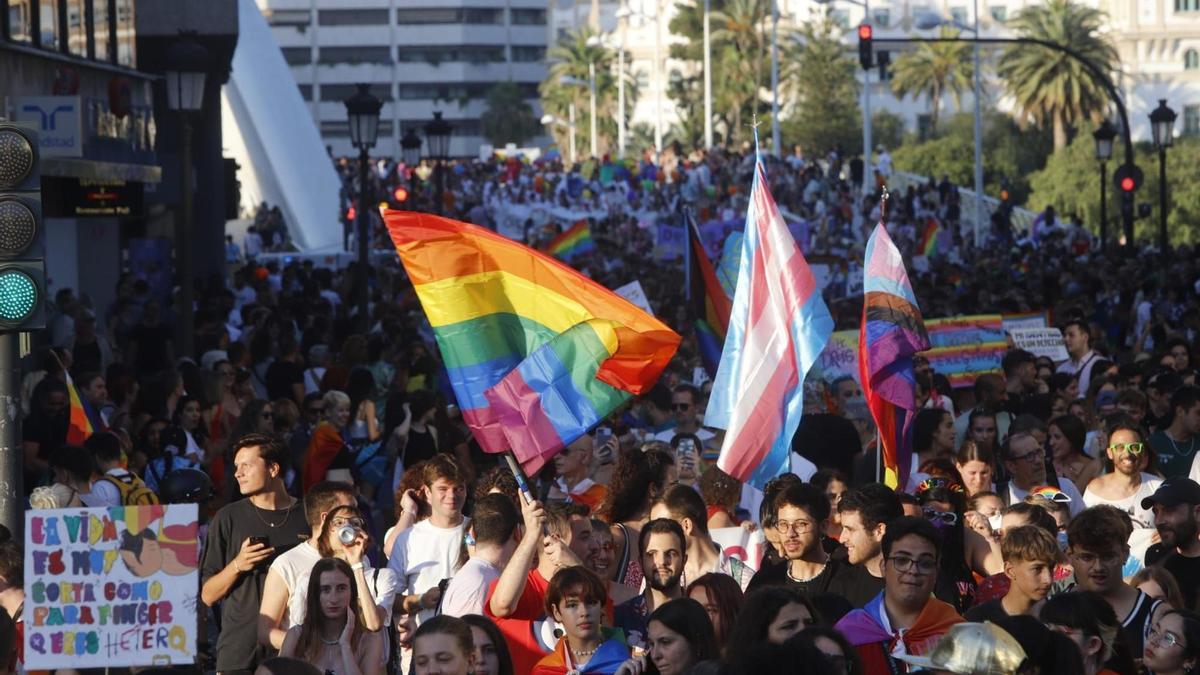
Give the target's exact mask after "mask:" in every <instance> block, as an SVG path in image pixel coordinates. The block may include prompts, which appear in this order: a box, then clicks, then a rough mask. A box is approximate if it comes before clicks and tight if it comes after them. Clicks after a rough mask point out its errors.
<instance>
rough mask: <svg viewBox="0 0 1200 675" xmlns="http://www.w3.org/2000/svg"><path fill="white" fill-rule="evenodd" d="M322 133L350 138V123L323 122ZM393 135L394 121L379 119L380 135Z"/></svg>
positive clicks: (332, 136) (331, 136) (333, 136)
mask: <svg viewBox="0 0 1200 675" xmlns="http://www.w3.org/2000/svg"><path fill="white" fill-rule="evenodd" d="M321 135H322V136H327V137H330V138H349V137H350V123H349V122H341V121H329V122H321ZM391 135H392V121H391V120H383V119H381V120H379V137H380V138H387V137H389V136H391Z"/></svg>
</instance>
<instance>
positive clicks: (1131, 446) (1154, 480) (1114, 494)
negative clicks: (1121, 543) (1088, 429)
mask: <svg viewBox="0 0 1200 675" xmlns="http://www.w3.org/2000/svg"><path fill="white" fill-rule="evenodd" d="M1148 449H1149V446H1148V445H1147V444H1146V443H1145V442H1144V441H1143V439H1142V434H1141V432H1140V431H1139V430H1138V429H1137V427H1136V426H1135V425H1134V424H1133V422H1132V421H1131V420H1129V419H1118V420H1116V421H1115V422H1113V423H1112V424H1111V426H1110V427H1109V429H1108V450H1107V453H1108V459H1109V462H1110V463H1111V465H1112V468H1113V470H1112V471H1110V472H1109V473H1106V474H1104V475H1102V476H1099V477H1097V478H1094V479H1093V480H1092V482H1090V483H1088V486H1087V490H1085V491H1084V493H1083V503H1084V504H1086V505H1087V506H1089V507H1091V506H1096V505H1098V504H1108V505H1110V506H1115V507H1117V508H1118V509H1121V510H1122V511H1124V512H1126V513H1128V514H1129V517H1130V518H1132V519H1133V526H1134V528H1137V529H1153V528H1154V512H1153V511H1152V510H1150V509H1145V508H1142V499H1143V498H1145V497H1149V496H1150V495H1152V494H1154V491H1155V490H1157V489H1158V486H1159V485H1161V484H1162V479H1161V478H1159V477H1158V476H1155V475H1153V474H1149V473H1145V472H1144V471H1143V470H1144V469H1145V468H1146V463H1147V461H1148V459H1149V456H1148V455H1147V454H1146V451H1147V450H1148Z"/></svg>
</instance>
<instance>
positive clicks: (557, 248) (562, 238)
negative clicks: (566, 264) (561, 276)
mask: <svg viewBox="0 0 1200 675" xmlns="http://www.w3.org/2000/svg"><path fill="white" fill-rule="evenodd" d="M592 248H593V246H592V228H591V227H589V226H588V222H587V221H586V220H581V221H579V222H577V223H575V224H574V225H572V226H571V227H570V228H569V229H567V231H566V232H563V233H562V234H560V235H558V236H557V237H555V238H554V239H552V240H551V241H550V243H549V244H547V245H546V253H549V254H550V255H552V256H554V257H555V258H558V259H559V260H571V259H573V258H574V257H575V256H577V255H579V254H580V253H587V252H588V251H591V250H592Z"/></svg>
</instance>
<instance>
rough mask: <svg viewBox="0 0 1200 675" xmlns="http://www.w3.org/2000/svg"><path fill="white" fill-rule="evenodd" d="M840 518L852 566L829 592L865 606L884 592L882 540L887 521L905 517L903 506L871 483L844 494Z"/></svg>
mask: <svg viewBox="0 0 1200 675" xmlns="http://www.w3.org/2000/svg"><path fill="white" fill-rule="evenodd" d="M838 515H840V516H841V519H842V536H841V537H840V541H841V544H842V546H844V547H845V549H846V562H847V563H849V564H848V565H847V566H846V567H845V568H844V569H843V570H842V573H840V574H838V575H837V578H836V579H833V580H832V581H831V582H830V584H829V589H828V591H829V592H830V593H836V594H837V595H840V596H842V597H843V598H846V599H847V600H849V601H850V604H851V605H852V606H854V607H862V606H863V605H865V604H867V603H868V602H870V600H871V598H874V597H875V596H876V595H878V594H879V591H881V590H883V548H882V545H883V537H884V534H885V533H886V532H887V527H888V526H887V523H888V521H890V520H892V519H894V518H899V517H901V516H903V515H904V507H903V506H901V505H900V498H899V497H898V496H896V493H895V492H893V491H892V490H891V488H889V487H888V486H886V485H884V484H882V483H870V484H868V485H864V486H862V487H860V488H858V489H857V490H851V491H850V492H847V493H846V494H845V495H843V496H842V501H840V502H838ZM931 527H932V526H931ZM835 555H836V553H835Z"/></svg>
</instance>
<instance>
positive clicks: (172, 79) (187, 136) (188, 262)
mask: <svg viewBox="0 0 1200 675" xmlns="http://www.w3.org/2000/svg"><path fill="white" fill-rule="evenodd" d="M167 64H168V69H167V71H166V84H167V106H168V107H169V108H170V109H171V110H173V111H175V112H176V113H177V114H178V115H179V121H180V124H181V129H180V134H181V136H182V138H181V140H182V144H183V147H182V153H181V154H182V164H183V166H182V169H183V170H182V172H181V174H180V181H179V189H180V193H181V198H182V199H181V201H182V205H183V213H182V214H181V217H180V218H178V219H176V220H175V273H176V275H177V276H178V278H179V300H180V305H181V306H180V308H179V310H180V314H181V315H182V316H181V317H180V319H181V320H182V323H183V326H182V329H183V335H182V336H181V338H182V348H183V353H184V355H185V356H187V357H188V358H195V356H196V354H195V332H196V322H195V297H194V296H195V286H194V284H193V282H192V277H193V276H194V275H193V273H192V245H191V240H192V218H193V216H192V198H193V194H192V121H193V119H194V118H195V117H198V116H199V114H200V111H201V110H202V109H203V108H204V84H205V79H206V77H205V76H206V74H207V71H208V65H209V57H208V50H206V49H205V48H204V47H203V46H201V45H200V43H198V42H196V41H195V40H194V39H193V38H192V37H191V36H189V35H182V39H180V40H179V41H178V42H176V43H175V44H173V45H171V48H170V50H168V52H167Z"/></svg>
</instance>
